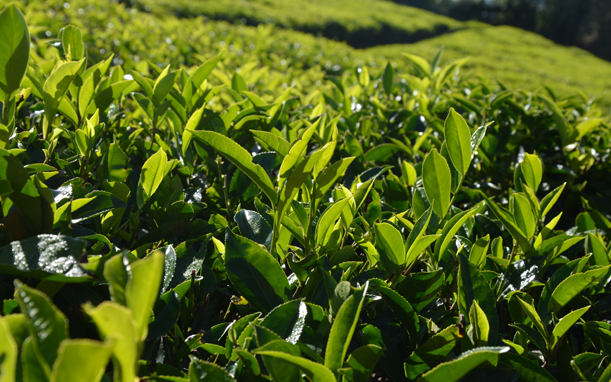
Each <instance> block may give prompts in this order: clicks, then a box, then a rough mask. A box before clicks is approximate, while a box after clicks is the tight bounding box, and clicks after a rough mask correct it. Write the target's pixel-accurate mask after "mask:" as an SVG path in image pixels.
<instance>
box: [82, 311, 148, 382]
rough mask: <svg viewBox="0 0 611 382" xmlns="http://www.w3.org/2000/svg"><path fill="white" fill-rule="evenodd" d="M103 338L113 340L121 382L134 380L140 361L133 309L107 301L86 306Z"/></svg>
mask: <svg viewBox="0 0 611 382" xmlns="http://www.w3.org/2000/svg"><path fill="white" fill-rule="evenodd" d="M85 313H87V315H89V316H90V317H91V318H92V319H93V322H94V323H95V324H96V326H97V328H98V332H99V334H100V337H101V338H102V339H103V340H106V339H108V340H111V341H112V354H113V363H114V365H115V372H118V373H119V374H118V375H119V376H120V378H119V379H118V380H119V381H121V382H134V379H135V378H136V367H137V361H138V342H139V339H138V337H137V335H136V323H135V322H134V319H133V316H132V314H131V311H130V310H129V309H128V308H126V307H124V306H121V305H119V304H116V303H114V302H110V301H105V302H103V303H101V304H100V305H98V306H97V307H95V308H93V307H91V306H86V307H85Z"/></svg>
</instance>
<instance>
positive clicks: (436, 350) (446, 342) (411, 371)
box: [404, 325, 461, 379]
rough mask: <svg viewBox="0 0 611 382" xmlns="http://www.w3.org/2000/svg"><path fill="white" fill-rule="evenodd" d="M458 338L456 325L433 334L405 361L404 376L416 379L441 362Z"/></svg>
mask: <svg viewBox="0 0 611 382" xmlns="http://www.w3.org/2000/svg"><path fill="white" fill-rule="evenodd" d="M460 337H461V335H460V331H459V329H458V327H457V326H456V325H452V326H449V327H447V328H445V329H444V330H442V331H441V332H439V333H437V334H435V335H434V336H433V337H431V338H430V339H429V340H428V341H426V342H425V343H424V344H423V345H421V346H419V347H418V348H417V349H416V350H414V352H413V353H412V355H411V356H410V357H409V358H408V359H407V361H406V362H405V365H404V366H405V376H406V377H407V378H409V379H416V378H417V377H418V376H419V375H420V374H422V373H425V372H427V371H429V370H431V369H432V368H433V367H435V366H437V365H438V364H440V363H441V362H443V361H444V360H445V358H446V356H447V355H448V354H450V352H451V351H452V349H454V347H455V346H456V342H457V341H458V340H459V339H460Z"/></svg>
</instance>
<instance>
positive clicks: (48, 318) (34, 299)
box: [15, 280, 68, 372]
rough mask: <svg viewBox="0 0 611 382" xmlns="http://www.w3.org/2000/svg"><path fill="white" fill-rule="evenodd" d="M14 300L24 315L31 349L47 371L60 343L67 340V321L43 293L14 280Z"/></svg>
mask: <svg viewBox="0 0 611 382" xmlns="http://www.w3.org/2000/svg"><path fill="white" fill-rule="evenodd" d="M15 300H17V302H19V308H20V309H21V312H22V313H24V314H25V317H26V321H27V323H28V327H29V329H30V334H31V336H32V345H33V349H34V351H35V353H36V354H38V355H39V357H42V359H43V360H44V362H45V363H46V364H45V365H44V366H43V368H45V369H47V368H48V369H49V370H48V371H49V372H50V368H51V365H53V363H54V362H55V359H56V358H57V350H58V348H59V345H60V343H61V342H62V341H63V340H65V339H66V338H68V320H67V319H66V317H65V316H64V314H63V313H62V312H61V311H60V310H59V309H57V308H56V307H55V305H53V303H52V302H51V300H50V299H49V298H48V297H47V296H45V295H44V294H43V293H41V292H39V291H37V290H36V289H32V288H30V287H28V286H26V285H24V284H22V283H21V282H20V281H19V280H15Z"/></svg>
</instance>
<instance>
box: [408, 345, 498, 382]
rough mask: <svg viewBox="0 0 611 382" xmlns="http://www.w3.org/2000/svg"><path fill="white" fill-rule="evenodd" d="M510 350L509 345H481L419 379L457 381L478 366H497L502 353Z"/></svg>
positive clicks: (422, 381) (435, 381)
mask: <svg viewBox="0 0 611 382" xmlns="http://www.w3.org/2000/svg"><path fill="white" fill-rule="evenodd" d="M508 351H509V348H508V347H492V346H491V347H480V348H477V349H474V350H471V351H468V352H465V353H463V354H461V356H460V357H458V358H456V359H454V360H452V361H450V362H445V363H442V364H441V365H439V366H437V367H435V368H434V369H433V370H431V371H429V372H427V373H426V374H424V375H423V376H422V377H420V378H419V379H418V381H419V382H425V381H430V382H438V381H444V382H455V381H458V380H460V379H461V378H462V377H464V376H465V375H467V373H469V372H470V371H471V370H473V369H475V368H476V367H481V366H488V367H496V366H497V365H498V363H499V359H500V357H501V354H503V353H506V352H508Z"/></svg>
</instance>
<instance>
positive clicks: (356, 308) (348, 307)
mask: <svg viewBox="0 0 611 382" xmlns="http://www.w3.org/2000/svg"><path fill="white" fill-rule="evenodd" d="M368 287H369V282H367V283H365V285H364V286H363V287H362V288H361V289H359V290H357V291H355V293H354V294H353V295H352V296H350V297H349V298H348V299H347V300H346V301H345V302H344V303H343V304H342V307H341V308H340V309H339V312H338V313H337V316H336V317H335V321H334V322H333V326H332V327H331V332H330V333H329V339H328V341H327V350H326V352H325V366H326V367H327V368H329V369H331V370H337V369H339V368H341V367H342V366H343V363H344V359H345V358H346V353H347V352H348V346H350V340H351V339H352V335H353V334H354V330H355V328H356V324H357V322H358V319H359V314H360V313H361V308H362V307H363V302H364V300H365V296H366V294H367V288H368Z"/></svg>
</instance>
